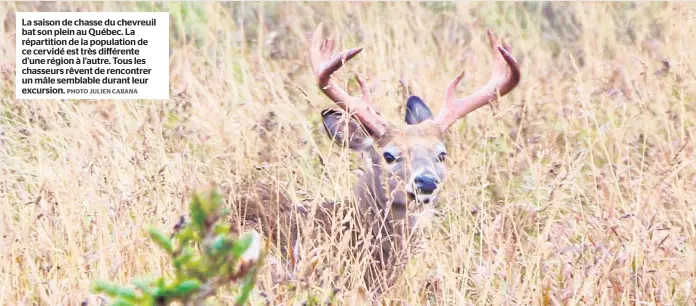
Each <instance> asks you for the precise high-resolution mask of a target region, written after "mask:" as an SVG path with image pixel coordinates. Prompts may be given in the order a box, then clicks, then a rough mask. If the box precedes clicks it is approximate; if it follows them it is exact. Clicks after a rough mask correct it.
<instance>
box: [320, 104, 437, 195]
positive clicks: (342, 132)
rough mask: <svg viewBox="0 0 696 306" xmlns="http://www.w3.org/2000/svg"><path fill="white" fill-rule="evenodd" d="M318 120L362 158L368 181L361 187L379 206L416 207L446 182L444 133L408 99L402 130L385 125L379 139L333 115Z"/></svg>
mask: <svg viewBox="0 0 696 306" xmlns="http://www.w3.org/2000/svg"><path fill="white" fill-rule="evenodd" d="M323 115H324V116H323V119H324V127H325V128H326V131H327V133H328V134H329V136H330V137H331V138H333V139H334V140H335V141H337V142H338V143H339V144H340V145H347V146H348V147H349V148H350V149H352V150H354V151H357V152H360V153H362V155H363V158H364V160H365V165H364V166H363V170H364V171H365V176H366V177H368V179H366V180H363V183H365V184H366V185H367V186H368V188H369V189H370V192H371V193H372V194H373V195H374V196H375V197H376V198H377V199H378V200H379V202H381V203H383V204H386V203H392V204H393V205H397V206H403V205H406V204H407V203H408V204H409V205H411V204H417V205H415V207H420V206H421V204H424V203H425V204H427V203H430V202H433V201H434V200H435V196H436V194H437V192H438V191H439V190H440V186H441V185H442V183H443V182H444V180H445V178H446V167H445V159H446V156H447V150H446V148H445V143H444V139H443V135H444V133H443V132H442V130H441V129H440V128H439V126H438V125H437V124H435V122H434V121H433V120H431V119H432V117H433V115H432V112H431V111H430V108H428V106H427V105H426V104H425V103H424V102H423V101H422V100H421V99H420V98H419V97H416V96H411V97H410V98H409V99H408V101H407V102H406V118H405V121H406V125H405V126H402V127H401V128H397V127H395V126H394V125H390V127H389V129H388V131H387V132H386V133H385V134H384V135H382V136H376V135H370V134H369V133H368V132H367V131H365V130H364V129H362V128H360V126H359V125H358V123H357V122H355V121H354V120H352V119H348V120H346V118H345V117H344V116H343V115H342V114H341V113H340V112H338V111H332V110H327V111H324V113H323ZM411 207H414V206H411Z"/></svg>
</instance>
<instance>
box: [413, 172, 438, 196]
mask: <svg viewBox="0 0 696 306" xmlns="http://www.w3.org/2000/svg"><path fill="white" fill-rule="evenodd" d="M413 182H414V183H415V184H416V189H417V190H418V193H419V194H432V193H433V192H435V189H437V185H438V183H439V182H438V180H437V179H436V178H435V177H434V176H432V175H430V174H422V175H419V176H416V178H415V179H414V180H413Z"/></svg>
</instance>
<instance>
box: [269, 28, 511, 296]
mask: <svg viewBox="0 0 696 306" xmlns="http://www.w3.org/2000/svg"><path fill="white" fill-rule="evenodd" d="M322 36H323V35H322V28H321V25H320V26H319V28H317V30H316V31H315V33H314V36H313V38H312V43H311V47H310V54H309V58H310V62H311V66H312V70H313V71H314V73H315V75H316V78H317V83H318V85H319V87H320V88H321V90H322V91H323V92H324V94H326V96H328V97H329V98H330V99H331V100H332V101H334V102H335V103H336V104H337V105H338V106H339V107H341V108H342V109H343V111H338V110H331V109H327V110H324V111H323V112H322V116H323V121H324V126H325V128H326V131H327V133H328V134H329V136H330V137H331V138H332V139H334V140H335V141H336V142H337V143H339V144H341V145H344V146H347V147H348V148H350V149H351V150H353V151H356V152H360V153H361V154H362V156H363V158H364V161H365V164H364V167H363V170H364V171H363V173H362V175H361V176H360V178H359V183H358V184H357V185H356V186H355V187H354V193H355V201H356V202H357V203H353V204H355V207H357V209H356V210H355V211H354V212H353V213H352V216H351V218H350V219H349V220H352V221H350V222H347V223H349V224H344V227H345V228H346V229H347V231H348V232H350V235H352V237H353V238H352V240H353V242H354V244H355V245H362V246H363V247H365V246H367V247H370V248H371V249H370V250H369V252H368V253H369V254H371V257H372V258H371V261H370V262H371V264H370V267H369V269H368V271H367V273H366V276H365V282H366V285H367V286H368V289H370V290H373V291H376V292H382V291H384V290H385V289H387V288H388V287H389V286H391V285H392V284H393V282H394V281H395V280H396V278H397V277H398V276H399V275H400V274H401V272H402V271H403V266H404V263H405V262H406V260H407V259H408V256H409V253H410V252H411V250H410V248H411V246H412V245H413V244H414V242H415V241H414V240H417V239H419V238H418V237H419V235H418V233H417V229H416V228H415V227H414V224H415V222H416V221H417V220H414V218H413V217H412V216H413V215H415V214H417V213H418V212H420V211H421V210H422V209H423V206H424V205H423V204H424V203H431V204H432V203H433V202H434V201H435V200H436V195H437V193H438V189H439V187H440V186H441V185H442V182H443V181H444V180H445V163H444V162H445V158H446V156H447V148H446V147H445V142H444V138H445V137H446V135H447V129H448V128H449V127H450V126H452V124H454V123H455V122H456V121H457V120H458V119H459V118H462V117H464V116H466V115H467V114H468V113H470V112H472V111H474V110H476V109H478V108H480V107H482V106H484V105H486V104H488V103H490V102H492V101H495V100H496V99H498V98H499V97H501V96H503V95H505V94H507V93H509V92H510V91H511V90H512V89H513V88H515V86H517V84H518V83H519V81H520V68H519V64H518V63H517V61H516V60H515V58H514V57H513V56H512V55H511V54H510V52H511V48H510V45H508V44H507V43H506V42H505V41H498V39H497V38H496V37H495V35H493V33H492V32H491V31H488V39H489V42H490V48H491V51H492V54H493V72H492V75H491V78H490V80H489V81H488V83H486V85H485V86H483V87H482V88H480V89H479V90H477V91H476V92H474V93H473V94H472V95H470V96H468V97H464V98H460V99H458V98H456V97H455V89H456V87H457V84H458V83H459V81H460V80H461V79H462V76H463V73H461V74H459V75H458V76H457V77H455V78H454V80H452V81H451V82H450V84H449V86H448V87H447V90H446V92H445V104H444V107H443V109H442V110H441V111H440V113H439V114H438V115H437V116H433V114H432V112H431V111H430V109H429V108H428V106H427V105H426V104H425V103H424V102H423V101H422V100H421V99H420V98H419V97H417V96H411V97H409V98H408V100H407V101H406V109H407V111H406V118H405V120H406V124H405V125H403V126H402V127H399V126H397V125H393V124H390V123H389V122H387V120H385V119H384V118H383V117H381V116H380V115H379V114H378V113H377V112H376V111H375V109H374V108H373V105H372V101H371V100H370V93H369V90H368V87H367V85H366V83H365V81H364V80H363V79H362V78H361V77H360V76H356V79H357V81H358V83H359V85H360V87H361V89H362V97H360V98H358V97H353V96H351V95H349V94H348V93H347V92H346V91H345V90H344V89H342V88H341V87H339V86H337V85H336V84H335V83H333V82H332V81H331V75H332V74H333V73H334V72H336V71H337V70H338V69H339V68H341V67H342V66H343V65H344V64H345V63H346V61H348V60H350V59H351V58H353V57H355V56H356V55H357V54H358V53H360V51H362V48H355V49H351V50H348V51H345V52H341V53H339V54H336V55H334V54H333V51H334V47H335V41H334V40H332V39H326V40H325V39H323V37H322ZM330 205H333V204H327V205H325V206H324V207H323V209H321V210H320V211H317V214H316V215H314V216H313V217H314V218H316V219H312V220H311V221H316V222H317V223H318V224H320V225H321V226H331V220H346V218H345V216H339V217H332V216H330V215H327V212H330V211H332V209H331V207H330ZM337 205H340V204H337ZM326 208H329V209H326ZM281 215H282V212H281ZM274 218H275V217H274ZM276 220H284V221H280V222H281V223H285V224H283V225H281V224H277V225H276V226H281V227H285V228H286V229H287V228H291V229H293V230H290V231H288V232H287V233H288V234H289V235H288V236H290V237H285V238H283V239H281V240H285V241H286V242H287V243H293V241H295V239H297V227H298V225H297V223H296V222H292V221H289V219H288V218H287V217H281V218H279V219H276ZM288 221H289V223H288ZM276 228H277V227H276ZM276 232H280V231H276ZM293 244H295V243H293Z"/></svg>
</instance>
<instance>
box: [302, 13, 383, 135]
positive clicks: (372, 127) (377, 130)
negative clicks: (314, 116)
mask: <svg viewBox="0 0 696 306" xmlns="http://www.w3.org/2000/svg"><path fill="white" fill-rule="evenodd" d="M335 44H336V41H335V40H333V39H331V38H329V39H325V40H324V39H322V24H319V26H318V27H317V29H316V31H315V32H314V36H313V37H312V45H311V48H310V50H309V60H310V62H311V64H312V70H313V71H314V74H315V75H316V77H317V83H318V85H319V88H321V90H322V91H323V92H324V94H326V96H327V97H329V99H331V100H332V101H334V102H335V103H336V104H337V105H338V106H340V107H341V108H342V109H343V110H345V111H346V112H348V113H354V115H355V117H356V118H357V119H358V121H360V123H362V125H363V126H364V127H365V128H366V129H367V130H368V132H370V134H372V135H374V136H381V135H383V134H384V133H385V132H386V131H387V127H388V126H389V124H388V122H387V121H386V120H385V119H384V118H382V117H381V116H380V115H379V114H377V112H376V111H375V109H374V108H373V107H372V102H371V100H370V90H369V88H368V86H367V84H366V83H365V80H364V79H363V78H362V77H360V76H359V75H357V74H356V76H355V78H356V80H357V81H358V84H360V89H361V91H362V97H361V98H356V97H353V96H351V95H349V94H348V93H347V92H346V91H345V90H343V89H342V88H341V87H340V86H338V85H336V84H334V83H333V82H332V81H331V75H332V74H333V73H334V72H336V71H337V70H338V69H340V68H341V67H343V65H344V64H345V62H347V61H349V60H350V59H351V58H353V57H355V56H356V55H358V53H360V51H362V47H359V48H355V49H350V50H347V51H344V52H341V53H339V54H338V55H336V56H333V57H332V56H331V55H332V53H333V49H334V47H335Z"/></svg>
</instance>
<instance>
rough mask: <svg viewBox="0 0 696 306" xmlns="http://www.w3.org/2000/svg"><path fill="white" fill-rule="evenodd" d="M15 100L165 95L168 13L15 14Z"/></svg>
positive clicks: (167, 97) (165, 96) (167, 59)
mask: <svg viewBox="0 0 696 306" xmlns="http://www.w3.org/2000/svg"><path fill="white" fill-rule="evenodd" d="M16 52H17V55H16V57H17V62H16V64H17V65H16V68H17V69H16V72H17V73H16V98H17V99H169V13H167V12H147V13H145V12H118V13H114V12H18V13H17V50H16Z"/></svg>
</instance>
